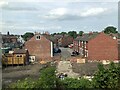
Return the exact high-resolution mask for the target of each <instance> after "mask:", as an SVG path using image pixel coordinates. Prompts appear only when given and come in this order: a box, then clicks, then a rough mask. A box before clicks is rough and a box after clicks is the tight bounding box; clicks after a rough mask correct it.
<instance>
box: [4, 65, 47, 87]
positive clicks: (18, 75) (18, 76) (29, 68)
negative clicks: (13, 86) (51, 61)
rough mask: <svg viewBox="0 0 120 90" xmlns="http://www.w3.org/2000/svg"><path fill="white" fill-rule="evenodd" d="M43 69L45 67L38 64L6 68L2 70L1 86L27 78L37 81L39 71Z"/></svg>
mask: <svg viewBox="0 0 120 90" xmlns="http://www.w3.org/2000/svg"><path fill="white" fill-rule="evenodd" d="M43 67H45V65H40V64H33V65H26V66H13V67H12V66H8V67H6V68H4V69H2V86H3V87H5V86H7V85H9V84H10V83H12V82H15V81H17V80H22V79H24V78H28V77H30V78H33V79H38V78H39V74H40V69H42V68H43Z"/></svg>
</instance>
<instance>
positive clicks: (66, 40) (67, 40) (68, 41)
mask: <svg viewBox="0 0 120 90" xmlns="http://www.w3.org/2000/svg"><path fill="white" fill-rule="evenodd" d="M73 40H74V39H73V37H70V36H64V37H63V38H62V40H61V43H62V46H63V47H64V46H68V45H70V44H72V43H73Z"/></svg>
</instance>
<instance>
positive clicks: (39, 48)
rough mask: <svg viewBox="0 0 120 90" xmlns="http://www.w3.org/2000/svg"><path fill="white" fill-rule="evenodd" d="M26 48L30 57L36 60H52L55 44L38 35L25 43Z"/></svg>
mask: <svg viewBox="0 0 120 90" xmlns="http://www.w3.org/2000/svg"><path fill="white" fill-rule="evenodd" d="M25 48H26V49H27V50H28V52H29V55H30V56H32V57H35V59H36V60H41V59H50V58H52V57H53V42H52V41H50V40H49V39H47V38H46V37H45V36H43V35H41V34H39V33H36V34H35V35H34V36H33V37H32V38H31V39H30V40H28V41H26V42H25Z"/></svg>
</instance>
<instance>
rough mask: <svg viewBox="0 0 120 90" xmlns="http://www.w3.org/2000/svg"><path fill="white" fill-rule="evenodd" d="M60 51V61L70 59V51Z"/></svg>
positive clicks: (66, 49) (64, 49)
mask: <svg viewBox="0 0 120 90" xmlns="http://www.w3.org/2000/svg"><path fill="white" fill-rule="evenodd" d="M60 49H61V51H62V52H61V60H67V59H68V58H70V57H71V53H72V50H71V49H69V48H60Z"/></svg>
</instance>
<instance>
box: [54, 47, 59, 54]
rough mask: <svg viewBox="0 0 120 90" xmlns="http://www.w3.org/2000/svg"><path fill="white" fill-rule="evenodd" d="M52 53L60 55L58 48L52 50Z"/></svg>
mask: <svg viewBox="0 0 120 90" xmlns="http://www.w3.org/2000/svg"><path fill="white" fill-rule="evenodd" d="M53 52H54V53H61V50H60V49H59V48H54V49H53Z"/></svg>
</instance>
